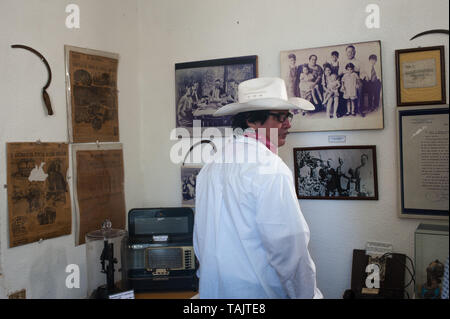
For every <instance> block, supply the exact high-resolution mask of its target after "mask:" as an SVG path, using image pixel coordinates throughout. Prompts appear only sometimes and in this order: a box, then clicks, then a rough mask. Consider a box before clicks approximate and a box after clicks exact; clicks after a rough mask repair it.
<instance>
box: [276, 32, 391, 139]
mask: <svg viewBox="0 0 450 319" xmlns="http://www.w3.org/2000/svg"><path fill="white" fill-rule="evenodd" d="M280 57H281V78H283V79H284V81H285V83H286V88H287V92H288V96H289V97H300V98H304V99H306V100H308V101H310V102H311V103H312V104H313V105H314V106H315V110H314V111H303V112H296V114H295V116H294V118H293V121H292V128H291V131H292V132H313V131H340V130H363V129H383V127H384V122H383V75H382V68H381V66H382V63H381V42H380V41H371V42H360V43H348V44H342V45H335V46H327V47H319V48H312V49H300V50H288V51H282V52H281V54H280Z"/></svg>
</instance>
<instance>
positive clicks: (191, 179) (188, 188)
mask: <svg viewBox="0 0 450 319" xmlns="http://www.w3.org/2000/svg"><path fill="white" fill-rule="evenodd" d="M201 169H202V166H182V167H181V194H182V201H181V203H182V206H183V207H195V186H196V182H197V175H198V173H199V172H200V170H201Z"/></svg>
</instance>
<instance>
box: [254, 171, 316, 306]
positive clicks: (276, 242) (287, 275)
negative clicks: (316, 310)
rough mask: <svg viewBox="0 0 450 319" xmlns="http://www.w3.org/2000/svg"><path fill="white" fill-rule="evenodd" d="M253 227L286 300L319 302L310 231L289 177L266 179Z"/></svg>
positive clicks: (261, 190) (269, 177)
mask: <svg viewBox="0 0 450 319" xmlns="http://www.w3.org/2000/svg"><path fill="white" fill-rule="evenodd" d="M257 197H258V201H257V202H258V204H257V216H256V223H257V227H258V231H259V233H260V237H261V240H262V245H263V247H264V249H265V251H266V253H267V258H268V260H269V264H270V265H271V266H272V267H273V268H274V269H275V271H276V273H277V275H278V277H279V279H280V282H281V285H282V286H283V289H284V290H285V292H286V294H287V296H288V297H289V298H322V294H321V293H320V291H319V290H318V289H317V287H316V269H315V265H314V262H313V261H312V259H311V256H310V254H309V251H308V243H309V237H310V235H309V228H308V225H307V223H306V221H305V219H304V217H303V215H302V213H301V211H300V206H299V203H298V199H297V196H296V194H295V188H294V185H293V181H292V175H291V176H289V175H286V174H273V175H267V176H266V179H265V183H264V185H260V192H259V194H258V196H257Z"/></svg>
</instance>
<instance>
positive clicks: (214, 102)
mask: <svg viewBox="0 0 450 319" xmlns="http://www.w3.org/2000/svg"><path fill="white" fill-rule="evenodd" d="M257 63H258V57H257V56H256V55H253V56H243V57H235V58H226V59H216V60H207V61H198V62H187V63H177V64H175V100H176V106H175V109H176V127H177V128H181V127H182V128H187V129H192V127H193V122H194V121H195V120H198V121H201V126H202V128H207V127H218V128H220V127H230V126H231V116H223V117H214V116H213V114H214V113H215V112H216V111H217V110H218V109H220V108H221V107H222V106H224V105H226V104H229V103H234V102H237V101H238V96H237V93H238V85H239V84H240V83H241V82H243V81H246V80H249V79H253V78H256V77H257V76H258V65H257Z"/></svg>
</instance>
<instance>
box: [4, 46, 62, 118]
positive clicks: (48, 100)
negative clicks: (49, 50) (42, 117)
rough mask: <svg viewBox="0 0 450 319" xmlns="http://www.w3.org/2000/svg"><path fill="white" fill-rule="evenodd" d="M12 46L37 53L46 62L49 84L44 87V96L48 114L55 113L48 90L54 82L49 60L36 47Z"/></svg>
mask: <svg viewBox="0 0 450 319" xmlns="http://www.w3.org/2000/svg"><path fill="white" fill-rule="evenodd" d="M11 48H13V49H24V50H28V51H30V52H32V53H34V54H36V55H37V56H38V57H39V58H40V59H41V60H42V62H44V64H45V66H46V68H47V71H48V80H47V84H45V86H44V87H43V88H42V98H43V99H44V103H45V106H46V107H47V111H48V115H53V109H52V103H51V102H50V96H49V95H48V93H47V91H46V90H47V88H48V87H49V86H50V83H51V82H52V70H51V69H50V65H49V64H48V62H47V60H46V59H45V58H44V56H43V55H42V54H40V53H39V52H38V51H36V50H35V49H33V48H30V47H28V46H26V45H21V44H14V45H12V46H11Z"/></svg>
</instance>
